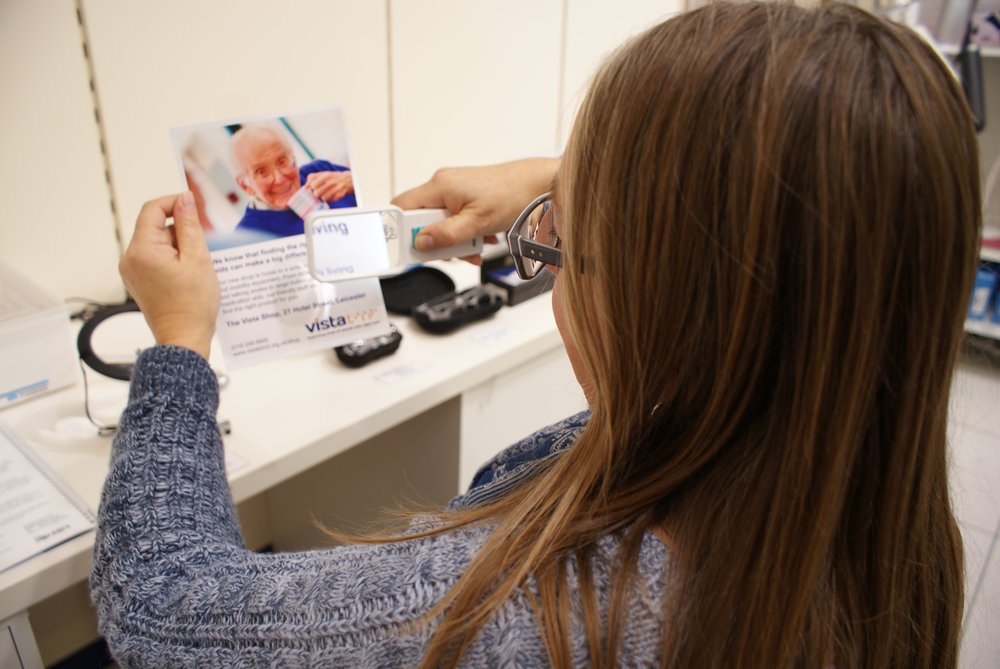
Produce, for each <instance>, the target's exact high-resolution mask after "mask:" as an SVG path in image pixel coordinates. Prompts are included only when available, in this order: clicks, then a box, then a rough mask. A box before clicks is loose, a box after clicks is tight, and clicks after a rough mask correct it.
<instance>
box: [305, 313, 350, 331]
mask: <svg viewBox="0 0 1000 669" xmlns="http://www.w3.org/2000/svg"><path fill="white" fill-rule="evenodd" d="M345 325H347V319H346V318H344V317H343V316H337V317H336V318H334V317H333V316H329V317H327V318H324V319H323V320H318V319H317V320H315V321H313V322H312V323H306V330H308V331H309V332H319V331H320V330H333V329H334V328H340V327H343V326H345Z"/></svg>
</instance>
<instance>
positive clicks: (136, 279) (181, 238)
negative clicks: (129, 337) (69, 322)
mask: <svg viewBox="0 0 1000 669" xmlns="http://www.w3.org/2000/svg"><path fill="white" fill-rule="evenodd" d="M171 216H172V217H173V219H174V224H173V225H172V226H167V218H169V217H171ZM118 271H119V272H120V273H121V275H122V279H123V280H124V281H125V287H126V288H127V289H128V292H129V294H130V295H131V296H132V297H133V298H134V299H135V301H136V302H137V303H138V305H139V308H140V309H142V314H143V316H145V318H146V322H147V323H148V324H149V328H150V329H151V330H152V331H153V336H154V337H156V341H157V343H159V344H171V345H174V346H184V347H186V348H189V349H191V350H193V351H195V352H196V353H199V354H200V355H201V356H202V357H204V358H205V359H208V354H209V349H210V347H211V342H212V335H213V334H214V332H215V318H216V315H217V313H218V311H219V282H218V279H217V278H216V275H215V270H214V269H213V267H212V257H211V255H209V252H208V247H207V246H206V245H205V238H204V235H203V234H202V230H201V224H200V223H199V221H198V211H197V209H196V208H195V204H194V197H193V196H192V195H191V193H184V194H182V195H176V196H174V195H169V196H166V197H161V198H159V199H157V200H151V201H149V202H147V203H146V204H145V205H143V207H142V211H140V212H139V218H138V219H137V220H136V222H135V232H134V233H133V235H132V241H131V243H130V244H129V246H128V249H127V250H126V251H125V255H124V256H122V259H121V262H120V263H119V264H118Z"/></svg>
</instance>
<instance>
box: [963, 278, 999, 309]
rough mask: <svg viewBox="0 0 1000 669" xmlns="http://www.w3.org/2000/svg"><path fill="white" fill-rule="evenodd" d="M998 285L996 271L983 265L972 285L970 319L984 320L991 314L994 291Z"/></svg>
mask: <svg viewBox="0 0 1000 669" xmlns="http://www.w3.org/2000/svg"><path fill="white" fill-rule="evenodd" d="M996 286H997V275H996V273H995V272H994V271H993V270H992V269H989V268H987V267H981V268H980V269H979V270H978V271H977V272H976V282H975V284H973V287H972V299H971V300H969V313H968V318H969V320H973V321H982V320H986V318H987V317H988V316H990V312H991V311H993V310H991V309H990V307H991V305H992V304H993V293H994V292H995V290H996Z"/></svg>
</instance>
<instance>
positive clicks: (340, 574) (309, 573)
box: [91, 347, 544, 667]
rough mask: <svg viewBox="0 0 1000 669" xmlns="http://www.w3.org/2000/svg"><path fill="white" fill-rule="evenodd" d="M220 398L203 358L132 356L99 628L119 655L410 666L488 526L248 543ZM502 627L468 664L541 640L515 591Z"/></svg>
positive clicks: (111, 495)
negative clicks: (399, 537)
mask: <svg viewBox="0 0 1000 669" xmlns="http://www.w3.org/2000/svg"><path fill="white" fill-rule="evenodd" d="M217 404H218V387H217V384H216V381H215V376H214V374H213V373H212V371H211V369H210V368H209V366H208V364H207V363H206V362H205V361H204V360H203V359H202V358H201V357H200V356H198V355H197V354H195V353H193V352H191V351H188V350H187V349H182V348H175V347H155V348H153V349H150V350H148V351H146V352H144V353H143V354H142V356H141V357H140V359H139V362H138V364H137V366H136V371H135V376H134V379H133V382H132V387H131V391H130V400H129V405H128V407H127V409H126V411H125V414H124V415H123V417H122V421H121V428H120V431H119V434H118V437H117V438H116V440H115V442H114V446H113V448H112V454H111V465H110V471H109V474H108V479H107V482H106V484H105V488H104V493H103V496H102V501H101V506H100V510H99V524H98V533H97V539H96V546H95V553H94V567H93V572H92V575H91V588H92V597H93V601H94V604H95V606H96V608H97V611H98V616H99V623H100V629H101V632H102V633H103V634H104V635H105V637H106V639H107V641H108V644H109V646H110V648H111V650H112V654H113V655H114V656H115V658H116V659H117V660H118V662H119V663H120V664H122V665H124V666H131V667H147V666H149V667H152V666H155V667H171V666H185V667H236V666H239V667H271V666H282V667H297V666H302V667H306V666H310V667H311V666H352V667H398V666H414V665H416V664H418V663H419V659H420V657H421V656H422V654H423V648H424V646H425V644H426V642H427V640H428V638H429V635H430V632H429V630H428V628H427V626H426V625H423V626H421V625H415V624H414V623H417V622H418V620H419V619H420V617H421V616H422V615H423V614H425V613H426V612H427V611H428V610H430V609H431V607H432V606H433V605H434V603H436V602H437V601H439V599H440V598H441V597H442V595H443V594H444V593H445V592H447V590H448V588H450V586H451V585H452V584H453V583H454V581H455V578H456V576H457V575H458V574H460V573H461V572H462V570H464V568H465V566H466V565H467V564H468V562H469V559H470V557H471V556H472V555H473V554H474V552H475V550H476V549H477V548H478V546H479V545H481V543H482V539H483V538H484V536H485V533H486V531H485V530H483V529H478V530H477V529H471V530H468V531H456V532H449V533H444V534H441V535H438V536H435V537H431V538H427V539H414V540H408V541H405V542H399V543H391V544H378V545H354V546H346V547H339V548H335V549H328V550H320V551H309V552H302V553H279V554H256V553H253V552H251V551H248V550H246V549H245V548H244V546H243V542H242V539H241V536H240V531H239V526H238V524H237V519H236V514H235V511H234V507H233V503H232V498H231V494H230V491H229V487H228V484H227V481H226V476H225V469H224V466H223V452H222V444H221V438H220V436H219V433H218V430H217V427H216V423H215V411H216V407H217ZM498 625H499V626H492V627H491V628H490V630H489V631H486V632H485V634H486V636H487V637H493V638H492V639H489V638H484V639H483V641H484V642H485V643H484V644H482V645H481V646H479V647H478V649H473V655H472V656H470V657H469V658H468V659H469V661H472V662H477V661H478V662H481V663H483V664H482V666H486V665H487V664H488V665H494V664H496V663H503V662H504V661H505V660H504V658H503V655H504V654H506V653H513V654H514V655H515V656H519V657H526V656H527V657H530V656H531V655H532V654H534V653H536V652H537V653H540V652H541V645H540V639H539V638H538V635H537V631H535V629H534V623H533V617H532V616H531V614H530V611H529V610H528V608H527V607H526V606H520V605H517V604H516V603H512V605H511V607H509V608H508V610H507V611H506V612H505V615H504V616H503V617H502V620H500V621H499V622H498ZM498 637H499V638H498ZM512 644H514V645H512ZM524 653H526V654H527V655H524ZM536 657H544V655H536ZM509 658H510V656H507V659H508V660H509ZM470 666H471V665H470Z"/></svg>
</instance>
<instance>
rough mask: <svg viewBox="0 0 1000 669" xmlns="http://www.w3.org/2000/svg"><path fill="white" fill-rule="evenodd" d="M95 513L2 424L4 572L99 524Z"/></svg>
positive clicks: (0, 538)
mask: <svg viewBox="0 0 1000 669" xmlns="http://www.w3.org/2000/svg"><path fill="white" fill-rule="evenodd" d="M94 525H95V518H94V514H92V513H91V512H90V510H89V509H87V507H86V505H85V504H84V503H83V502H82V501H81V500H80V499H79V498H78V497H77V496H76V495H75V494H74V493H73V491H72V490H70V489H69V488H68V487H67V486H66V484H65V483H63V481H62V480H60V479H59V478H58V477H57V476H56V475H55V474H53V473H52V472H51V471H50V470H49V469H48V468H47V467H46V466H45V465H44V463H42V462H41V460H39V459H38V458H37V457H36V456H35V455H34V453H32V451H31V449H30V447H29V446H27V445H26V444H25V443H24V442H23V441H21V440H20V439H19V438H18V437H17V435H16V434H14V432H13V431H12V430H11V429H10V428H8V427H6V426H5V425H2V424H0V571H3V570H5V569H8V568H10V567H12V566H14V565H16V564H18V563H20V562H23V561H24V560H27V559H28V558H30V557H33V556H35V555H38V554H39V553H42V552H43V551H46V550H48V549H49V548H52V547H53V546H57V545H59V544H61V543H63V542H64V541H69V540H70V539H72V538H73V537H77V536H79V535H81V534H83V533H84V532H87V531H89V530H91V529H93V528H94Z"/></svg>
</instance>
